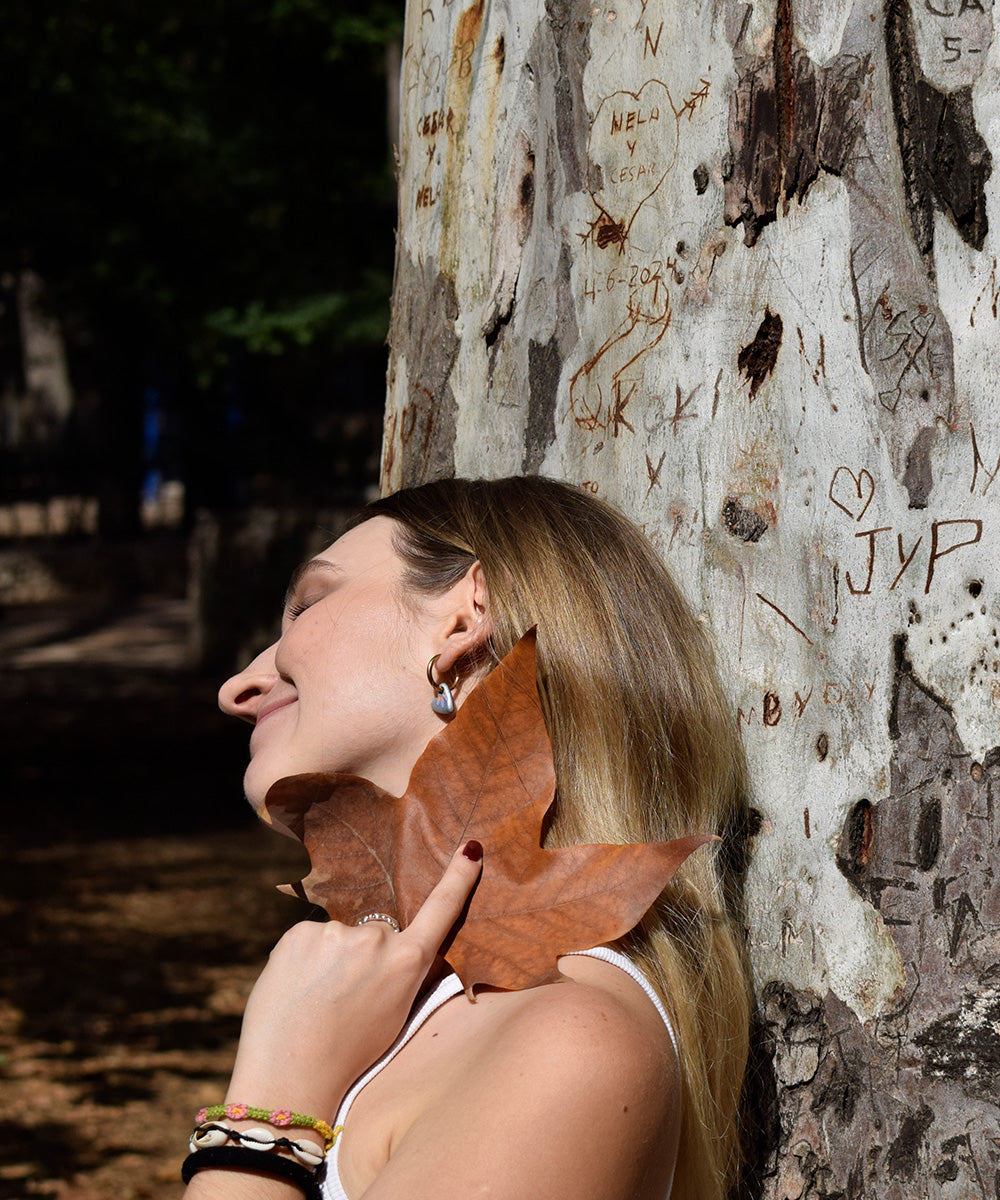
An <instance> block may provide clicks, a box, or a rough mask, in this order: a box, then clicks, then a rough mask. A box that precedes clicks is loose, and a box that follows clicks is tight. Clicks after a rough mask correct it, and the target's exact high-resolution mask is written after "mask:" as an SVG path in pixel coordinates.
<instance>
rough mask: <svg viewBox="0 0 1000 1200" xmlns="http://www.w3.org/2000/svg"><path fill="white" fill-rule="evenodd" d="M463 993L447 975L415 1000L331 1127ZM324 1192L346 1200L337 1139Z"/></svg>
mask: <svg viewBox="0 0 1000 1200" xmlns="http://www.w3.org/2000/svg"><path fill="white" fill-rule="evenodd" d="M462 990H463V988H462V984H461V982H460V980H459V978H458V976H457V975H446V976H445V977H444V978H443V979H439V980H438V982H437V983H436V984H435V985H434V986H433V987H432V988H431V990H430V991H429V992H428V993H427V995H426V996H424V998H423V999H422V1000H418V1001H417V1004H416V1006H415V1007H414V1009H413V1012H412V1013H411V1014H410V1016H409V1019H408V1020H407V1022H406V1024H405V1025H404V1026H403V1031H402V1033H400V1035H399V1037H398V1038H396V1040H395V1041H394V1042H393V1044H392V1045H391V1046H390V1047H389V1049H388V1050H387V1051H386V1052H385V1054H383V1055H382V1057H381V1058H380V1059H379V1060H378V1062H376V1063H375V1064H374V1065H373V1066H371V1067H369V1068H368V1070H367V1071H366V1072H365V1073H364V1075H362V1076H361V1078H360V1079H359V1080H358V1081H357V1083H355V1084H354V1086H353V1087H352V1088H351V1090H350V1091H349V1092H348V1093H347V1095H346V1096H345V1097H344V1099H343V1101H342V1102H341V1105H340V1108H339V1109H338V1110H337V1117H336V1120H335V1121H334V1128H336V1127H337V1126H338V1125H343V1124H344V1122H345V1121H346V1120H347V1114H348V1113H349V1112H350V1110H351V1105H352V1104H353V1103H354V1101H355V1100H356V1099H357V1096H358V1093H359V1092H360V1091H361V1089H362V1088H363V1087H365V1086H366V1085H367V1084H369V1083H371V1081H372V1080H373V1079H374V1078H375V1076H376V1075H377V1074H378V1073H379V1072H380V1071H381V1070H382V1069H383V1068H384V1067H385V1066H386V1065H387V1064H388V1063H390V1062H392V1060H393V1059H394V1058H395V1057H396V1055H397V1054H398V1053H399V1052H400V1050H402V1048H403V1047H404V1046H405V1045H406V1043H407V1042H408V1041H409V1040H410V1038H411V1037H413V1035H414V1034H415V1033H416V1032H417V1030H418V1029H419V1028H420V1026H421V1025H423V1023H424V1022H425V1021H426V1020H427V1019H428V1017H430V1016H431V1015H432V1014H433V1013H435V1012H437V1010H438V1009H439V1008H440V1007H441V1005H442V1004H444V1003H445V1002H446V1001H448V1000H450V999H451V998H452V997H453V996H458V995H460V994H461V992H462ZM323 1193H324V1196H325V1197H326V1200H348V1196H347V1193H346V1192H345V1191H344V1188H343V1185H342V1184H341V1182H340V1138H338V1139H337V1140H336V1142H334V1144H333V1149H332V1150H331V1151H330V1153H329V1154H328V1155H327V1156H326V1177H325V1179H324V1181H323Z"/></svg>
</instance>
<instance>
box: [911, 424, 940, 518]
mask: <svg viewBox="0 0 1000 1200" xmlns="http://www.w3.org/2000/svg"><path fill="white" fill-rule="evenodd" d="M936 441H937V430H936V429H935V428H934V427H933V425H928V426H925V427H924V428H923V429H921V430H920V432H919V433H918V434H917V436H916V437H915V438H914V439H913V445H912V446H910V451H909V453H908V454H907V456H906V470H905V472H904V473H903V487H905V488H906V490H907V492H908V493H909V495H910V505H909V506H910V508H926V507H927V501H928V499H929V497H930V494H931V489H932V488H933V487H934V475H933V472H932V470H931V450H932V449H933V448H934V443H935V442H936Z"/></svg>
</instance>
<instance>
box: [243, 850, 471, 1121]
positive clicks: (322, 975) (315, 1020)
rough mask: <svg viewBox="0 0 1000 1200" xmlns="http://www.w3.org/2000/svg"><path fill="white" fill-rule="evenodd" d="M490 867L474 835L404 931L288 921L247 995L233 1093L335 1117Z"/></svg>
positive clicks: (403, 1014)
mask: <svg viewBox="0 0 1000 1200" xmlns="http://www.w3.org/2000/svg"><path fill="white" fill-rule="evenodd" d="M481 867H482V847H481V846H480V845H479V843H478V842H469V843H468V845H466V846H465V847H463V849H462V850H460V851H459V852H458V853H456V854H455V856H454V857H453V858H452V860H451V863H450V864H449V865H448V867H447V869H446V870H445V873H444V875H443V876H442V878H441V881H440V882H439V883H438V885H437V886H436V887H435V888H434V890H433V891H432V892H431V893H430V895H429V896H428V897H427V899H426V901H425V902H424V904H423V906H422V907H421V909H420V911H419V912H418V913H417V915H416V916H415V917H414V918H413V921H412V922H411V924H410V925H409V926H408V927H407V928H406V929H404V930H403V931H402V932H401V933H396V932H395V930H393V928H392V927H391V926H390V925H388V924H387V923H386V922H384V921H369V922H367V923H366V924H364V925H360V926H355V927H351V926H348V925H341V924H340V923H339V922H337V921H329V922H327V923H325V924H323V923H320V922H316V921H303V922H301V923H300V924H298V925H294V926H293V927H292V928H291V929H289V930H288V932H287V933H286V934H285V935H284V936H283V937H282V939H281V940H280V941H279V942H278V944H277V945H276V946H275V948H274V950H272V952H271V956H270V958H269V960H268V963H267V966H266V967H265V968H264V970H263V971H262V973H261V975H260V977H259V978H258V980H257V982H256V984H255V985H254V988H253V991H252V993H251V994H250V999H249V1001H248V1002H247V1007H246V1012H245V1014H244V1017H243V1030H242V1033H241V1035H240V1044H239V1050H238V1052H237V1056H236V1066H235V1068H234V1070H233V1076H232V1081H231V1084H230V1088H229V1093H228V1096H227V1100H228V1101H229V1102H244V1103H247V1104H253V1105H264V1106H269V1105H275V1106H277V1105H280V1106H281V1107H283V1108H290V1109H293V1110H295V1111H297V1112H307V1113H311V1114H313V1115H314V1116H317V1117H322V1118H324V1119H327V1120H328V1119H330V1118H331V1117H332V1116H333V1114H334V1112H335V1111H336V1109H337V1107H338V1106H339V1104H340V1101H341V1100H342V1099H343V1097H344V1095H345V1094H346V1092H347V1089H348V1087H349V1086H350V1085H351V1083H353V1081H354V1080H355V1079H356V1078H357V1077H358V1076H359V1075H361V1074H362V1073H363V1072H364V1071H365V1070H366V1069H367V1068H368V1067H369V1066H371V1064H372V1063H374V1062H375V1060H376V1059H377V1058H379V1056H380V1055H381V1054H382V1053H384V1051H385V1050H387V1049H388V1048H389V1046H390V1045H392V1043H393V1041H394V1040H395V1038H396V1036H397V1035H398V1034H399V1032H400V1030H401V1029H402V1027H403V1025H404V1023H405V1021H406V1018H407V1016H408V1015H409V1012H410V1009H411V1007H412V1005H413V1001H414V999H415V997H416V995H417V992H418V991H419V989H420V985H421V984H422V983H423V981H424V980H425V979H426V977H427V974H428V972H429V971H430V969H431V967H432V965H433V963H434V960H435V957H436V956H437V953H438V950H439V949H440V947H441V944H442V943H443V941H444V939H445V938H446V937H447V935H448V933H449V931H450V930H451V927H452V926H453V925H454V923H455V921H456V920H457V919H458V916H459V914H460V913H461V911H462V908H463V906H464V905H465V903H466V901H467V900H468V898H469V896H470V894H471V893H472V889H473V888H474V887H475V884H476V881H477V880H478V879H479V873H480V870H481Z"/></svg>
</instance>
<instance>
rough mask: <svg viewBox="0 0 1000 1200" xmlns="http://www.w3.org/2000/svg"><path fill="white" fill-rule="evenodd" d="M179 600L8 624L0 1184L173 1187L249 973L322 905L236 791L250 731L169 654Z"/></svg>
mask: <svg viewBox="0 0 1000 1200" xmlns="http://www.w3.org/2000/svg"><path fill="white" fill-rule="evenodd" d="M182 615H183V614H178V613H177V611H176V606H174V607H173V608H171V607H170V606H169V605H167V606H163V607H160V608H157V607H156V606H155V605H154V606H153V607H152V608H150V609H148V611H144V612H142V613H140V614H139V616H138V617H137V616H136V613H135V611H134V610H129V611H120V612H118V613H117V614H108V613H105V614H103V616H102V615H101V614H94V613H92V614H90V615H89V617H87V619H86V620H84V619H83V618H82V616H81V614H80V613H79V612H77V613H76V616H75V618H74V621H75V624H73V626H72V628H67V627H66V626H65V614H64V615H63V617H60V616H59V614H58V613H57V612H56V611H55V610H53V611H52V612H50V613H48V614H45V613H43V612H41V611H40V610H36V611H35V612H34V613H33V614H32V615H31V621H30V622H29V620H28V617H27V615H26V614H22V615H21V616H19V617H16V618H15V617H14V616H12V615H11V614H10V613H8V614H6V616H5V618H4V620H3V621H2V622H0V652H3V653H4V655H5V659H6V662H7V664H8V666H7V668H6V669H5V672H4V673H2V674H0V706H2V708H3V711H4V721H3V722H2V723H0V726H2V732H0V792H2V794H3V797H4V800H3V808H4V822H3V828H2V832H0V854H2V856H3V863H4V870H3V880H4V885H3V888H2V896H0V940H2V944H3V948H4V949H3V968H2V980H3V988H2V992H0V1200H29V1198H42V1200H64V1198H65V1200H68V1198H69V1197H72V1198H73V1200H112V1198H114V1200H133V1198H142V1200H167V1197H176V1196H177V1195H178V1194H179V1192H180V1190H181V1184H180V1178H179V1165H180V1162H181V1160H182V1158H183V1156H184V1154H185V1153H186V1142H187V1135H188V1133H189V1131H190V1127H191V1124H192V1119H193V1115H194V1112H195V1111H196V1110H197V1108H198V1107H199V1106H200V1105H202V1104H204V1103H211V1102H213V1101H216V1100H218V1099H220V1098H221V1096H222V1090H223V1087H224V1085H225V1080H226V1077H227V1074H228V1070H229V1067H230V1065H231V1062H232V1057H233V1052H234V1048H235V1042H236V1037H237V1034H238V1030H239V1020H240V1014H241V1012H242V1008H243V1004H244V1001H245V999H246V996H247V994H248V992H249V989H250V987H251V985H252V982H253V980H254V978H255V976H256V974H257V972H258V971H259V969H260V967H261V965H262V963H263V961H264V959H265V958H266V955H267V952H268V950H269V949H270V947H271V946H272V945H273V943H274V942H275V940H276V939H277V938H278V937H279V936H280V934H281V932H282V930H283V929H284V928H286V927H287V926H288V925H289V924H291V923H292V922H294V921H295V920H298V919H300V918H301V917H302V916H303V915H306V912H307V910H306V909H305V906H303V905H301V904H300V903H299V902H298V901H295V900H292V899H289V898H288V897H285V896H280V895H278V894H277V892H276V891H275V890H274V885H275V884H277V883H281V882H286V881H288V880H291V879H297V878H299V877H300V876H301V874H302V873H303V870H302V868H303V859H302V852H301V849H300V848H299V847H297V846H296V845H295V844H293V843H292V842H290V841H288V840H287V839H284V838H280V837H276V836H275V835H273V834H271V833H269V832H268V831H266V830H264V829H263V828H259V827H257V826H256V824H255V823H254V822H253V819H252V818H251V817H249V816H248V814H247V812H246V809H245V805H244V803H243V801H242V799H241V797H240V788H239V777H240V772H241V769H242V766H241V765H242V762H243V761H245V756H246V749H245V747H246V731H245V727H244V730H243V731H242V732H241V731H239V730H238V728H237V727H235V726H234V729H233V730H232V731H229V730H227V729H226V726H225V724H224V722H223V720H222V718H221V717H220V716H219V714H218V713H217V711H216V709H215V704H214V686H215V685H214V681H209V680H202V679H199V678H197V677H196V676H194V675H192V674H190V673H188V672H186V671H185V670H184V668H183V666H182V662H183V655H182V654H181V653H179V652H178V654H177V655H176V656H175V657H174V658H173V659H171V657H170V654H169V653H167V649H165V647H167V643H168V642H169V641H170V638H171V636H172V635H171V632H170V629H169V628H167V626H170V624H171V622H174V623H175V624H177V623H178V622H180V621H181V619H182ZM158 616H159V617H160V618H162V620H163V621H164V627H163V629H162V631H161V632H162V633H163V637H161V638H160V640H159V641H157V639H156V638H155V637H154V636H153V635H152V634H151V632H150V631H151V629H152V628H154V627H155V622H156V620H157V619H158ZM43 618H47V620H48V624H47V625H46V624H45V621H44V620H43ZM60 620H63V625H62V626H60V624H59V622H60ZM32 622H33V623H32ZM53 623H54V624H53ZM114 624H117V628H118V629H119V631H120V632H119V634H118V635H117V636H116V635H115V634H114V633H113V632H112V631H111V626H112V625H114ZM43 626H44V628H43ZM32 631H34V632H32ZM174 632H175V633H176V629H175V630H174ZM95 638H96V639H97V642H98V643H99V644H97V643H95ZM59 646H61V647H62V650H61V651H58V650H56V649H55V647H59ZM144 656H145V657H144ZM147 660H148V661H147Z"/></svg>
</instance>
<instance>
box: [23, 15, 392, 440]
mask: <svg viewBox="0 0 1000 1200" xmlns="http://www.w3.org/2000/svg"><path fill="white" fill-rule="evenodd" d="M401 31H402V5H401V3H387V2H385V0H369V2H368V3H366V4H365V5H357V4H351V3H348V2H347V0H241V2H240V3H238V4H234V3H231V2H227V0H198V2H197V3H192V2H191V0H141V2H139V3H137V2H136V0H49V2H48V3H45V4H38V3H37V2H36V0H8V2H7V4H5V6H4V14H3V34H2V38H0V104H2V106H3V110H4V111H3V130H4V134H3V141H4V143H5V151H6V154H5V157H6V159H7V163H8V170H7V171H5V172H4V176H5V186H4V187H3V188H2V189H0V278H4V279H6V280H8V281H9V280H10V279H11V278H12V277H14V276H16V273H17V272H18V271H19V270H21V269H23V268H24V267H26V266H30V267H33V268H34V269H36V270H37V271H38V273H39V274H40V275H41V276H42V278H43V279H44V280H45V281H46V283H47V285H48V289H49V294H50V297H51V299H52V303H53V306H54V308H55V310H56V313H57V315H58V316H59V317H60V318H61V320H62V322H63V327H64V330H65V331H66V335H67V340H68V343H69V350H70V363H71V369H72V372H73V375H74V383H75V384H76V385H77V387H78V389H79V388H84V389H89V390H91V391H93V392H95V393H96V394H98V395H99V396H100V398H101V404H102V406H103V411H104V414H105V416H104V436H105V438H106V437H107V436H108V435H109V430H110V429H111V427H112V425H113V426H114V427H115V429H117V430H119V431H121V430H125V429H130V430H132V433H133V434H134V432H135V429H136V428H137V421H138V418H136V419H135V420H133V416H132V410H131V407H130V406H132V405H138V404H139V403H140V401H141V395H142V390H143V387H144V386H145V385H146V382H148V379H149V377H150V374H151V373H154V374H158V375H160V376H162V375H163V374H164V373H166V374H167V375H169V377H170V378H169V381H168V382H169V387H170V389H171V390H172V392H173V393H174V394H175V395H178V396H181V397H182V398H183V397H184V396H185V395H187V394H188V393H192V394H196V393H198V392H199V391H200V392H202V393H203V395H202V400H201V401H198V400H196V399H193V398H192V396H191V395H187V399H186V400H184V401H183V403H185V404H187V405H188V407H189V408H190V407H191V406H196V405H198V404H202V403H205V402H207V403H208V404H209V405H211V403H212V402H213V401H212V398H211V394H212V392H213V390H214V391H216V392H218V391H219V390H220V389H223V388H228V389H229V391H230V393H231V392H232V390H233V388H234V387H237V388H238V389H243V390H244V391H245V390H246V380H247V379H248V378H250V377H254V376H255V375H256V374H258V372H256V369H255V368H254V365H253V364H254V363H255V362H256V360H257V359H258V358H261V359H269V360H272V365H270V366H268V365H266V364H265V365H262V366H261V370H262V371H263V375H264V376H265V377H266V381H267V383H268V385H269V386H270V387H271V388H272V389H273V390H274V391H275V392H277V393H281V392H282V391H284V390H287V388H292V389H293V390H294V389H296V388H299V389H301V388H302V387H305V386H308V385H307V383H306V381H308V380H313V381H315V382H314V384H313V385H312V386H320V387H322V386H326V387H329V386H330V372H331V370H332V371H333V374H334V375H335V374H336V369H335V366H336V364H335V361H334V360H335V359H336V356H337V355H338V354H339V355H342V356H343V355H346V356H347V358H346V359H345V360H344V361H345V362H347V361H349V362H350V364H351V366H350V370H352V371H353V370H355V368H356V367H357V363H358V361H359V359H358V355H361V357H362V358H363V357H364V355H365V354H368V355H369V356H371V355H376V356H378V361H379V370H380V371H381V370H382V369H383V366H382V364H383V363H384V355H383V351H382V349H381V345H382V343H383V341H384V338H385V333H386V330H387V328H388V312H389V295H390V290H391V278H392V255H393V236H392V229H393V220H394V205H395V194H394V191H395V189H394V183H393V174H392V160H391V152H390V148H389V136H388V133H387V128H386V78H385V57H386V47H387V45H388V44H389V43H390V42H391V41H392V40H393V39H395V38H398V37H399V36H400V34H401ZM275 358H277V359H279V360H282V361H283V362H285V363H286V367H287V375H286V374H285V373H284V368H283V369H282V370H281V371H278V370H277V364H274V363H273V360H274V359H275ZM276 371H277V373H276ZM234 380H235V381H236V382H235V383H234ZM116 389H118V390H119V391H120V393H121V394H120V396H119V397H118V398H116V397H115V395H114V392H115V390H116ZM328 399H329V402H330V403H331V404H333V405H334V406H336V405H337V404H338V403H342V402H343V401H342V400H341V399H338V398H337V397H336V396H335V395H332V394H331V395H329V396H328ZM300 400H301V397H300ZM373 401H374V403H375V404H376V405H377V406H380V405H381V401H382V395H381V389H380V390H379V393H378V394H377V395H376V396H374V397H373ZM217 402H218V403H220V404H221V403H222V401H221V400H218V399H217ZM247 402H248V405H249V406H250V407H252V406H253V405H254V404H257V403H261V404H266V403H267V399H266V397H265V396H260V397H254V396H252V395H249V394H248V397H247ZM354 402H355V403H357V397H355V401H354ZM300 407H301V404H300ZM309 407H310V405H309V404H305V408H306V409H309ZM251 416H252V414H251ZM223 424H224V422H222V421H221V419H220V420H218V421H216V426H217V427H218V428H219V429H221V428H222V425H223ZM309 425H310V420H308V419H307V420H306V421H305V426H304V428H298V429H296V430H294V431H293V432H296V433H297V435H299V436H302V435H306V436H307V435H308V432H309ZM206 429H207V430H208V431H209V434H210V433H211V429H212V425H211V422H209V425H208V426H206ZM269 437H270V434H269V432H268V427H267V422H266V420H265V421H264V422H263V425H262V426H261V428H260V429H259V430H258V439H260V438H263V440H264V441H265V442H266V441H267V440H268V438H269ZM124 448H125V442H122V443H121V449H122V452H124Z"/></svg>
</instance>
